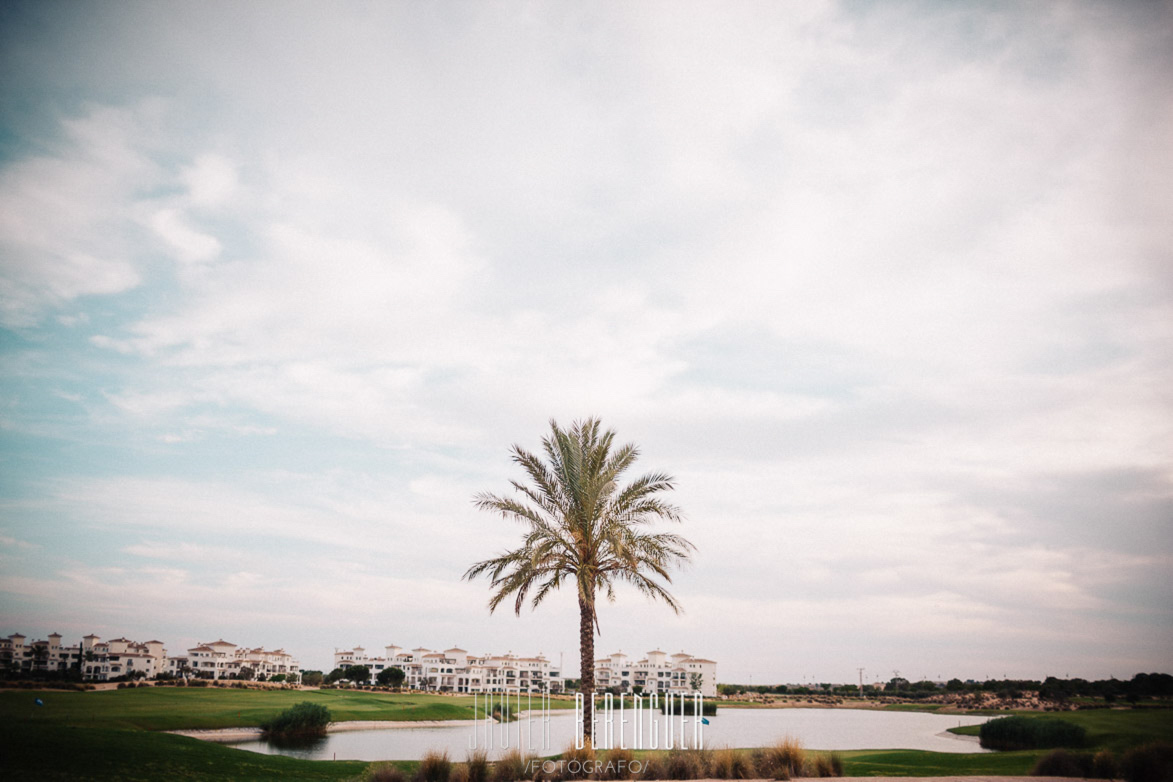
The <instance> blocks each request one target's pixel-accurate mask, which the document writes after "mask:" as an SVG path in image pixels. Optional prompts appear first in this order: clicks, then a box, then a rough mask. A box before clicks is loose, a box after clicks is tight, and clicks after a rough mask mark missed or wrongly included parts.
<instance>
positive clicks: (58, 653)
mask: <svg viewBox="0 0 1173 782" xmlns="http://www.w3.org/2000/svg"><path fill="white" fill-rule="evenodd" d="M166 658H167V650H166V649H164V648H163V642H162V641H147V642H145V643H138V642H135V641H131V640H130V639H128V638H115V639H114V640H112V641H103V640H102V639H101V638H99V637H98V636H96V635H87V636H86V637H85V638H83V639H82V640H81V643H79V644H77V645H76V646H63V645H62V644H61V634H60V633H53V634H51V635H50V636H49V638H48V639H47V640H44V641H32V642H31V643H25V636H23V635H21V634H20V633H13V634H12V635H10V636H8V637H7V638H3V639H0V668H4V669H6V670H9V671H20V672H28V673H32V672H34V671H44V672H50V671H57V672H64V671H70V670H76V669H77V668H78V665H79V662H80V665H81V675H82V678H83V679H85V680H86V681H95V682H104V681H106V680H108V679H115V678H118V677H119V676H137V677H140V678H151V677H154V676H157V675H158V674H159V673H161V672H162V671H163V670H164V669H165V660H166Z"/></svg>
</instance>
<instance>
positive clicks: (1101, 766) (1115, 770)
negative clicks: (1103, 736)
mask: <svg viewBox="0 0 1173 782" xmlns="http://www.w3.org/2000/svg"><path fill="white" fill-rule="evenodd" d="M1119 775H1120V767H1119V766H1118V765H1117V764H1116V757H1115V756H1114V755H1113V754H1112V753H1111V752H1109V751H1108V750H1106V749H1104V750H1100V751H1099V752H1097V753H1096V754H1095V755H1094V756H1093V757H1092V773H1091V776H1093V777H1095V778H1096V779H1115V778H1116V777H1117V776H1119Z"/></svg>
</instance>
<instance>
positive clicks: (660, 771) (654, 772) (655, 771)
mask: <svg viewBox="0 0 1173 782" xmlns="http://www.w3.org/2000/svg"><path fill="white" fill-rule="evenodd" d="M643 762H644V767H643V769H641V771H640V775H639V778H640V779H667V778H668V764H667V758H666V757H665V756H664V755H661V754H659V753H657V754H655V755H647V756H645V757H644V761H643Z"/></svg>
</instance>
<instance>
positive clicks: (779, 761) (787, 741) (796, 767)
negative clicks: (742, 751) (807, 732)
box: [757, 736, 806, 779]
mask: <svg viewBox="0 0 1173 782" xmlns="http://www.w3.org/2000/svg"><path fill="white" fill-rule="evenodd" d="M805 765H806V750H804V749H803V748H802V742H800V741H799V740H798V739H796V738H794V737H792V736H785V737H783V738H780V739H778V740H777V741H775V742H774V743H773V744H771V745H770V746H768V747H765V748H763V750H762V762H761V765H760V766H759V767H758V769H757V771H758V773H759V774H762V775H765V776H768V777H770V778H771V779H790V778H791V777H801V776H803V767H804V766H805Z"/></svg>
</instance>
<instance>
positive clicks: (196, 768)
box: [0, 720, 368, 782]
mask: <svg viewBox="0 0 1173 782" xmlns="http://www.w3.org/2000/svg"><path fill="white" fill-rule="evenodd" d="M2 727H3V730H0V757H2V758H3V759H4V760H3V768H4V774H3V775H4V777H5V778H6V779H36V780H44V781H45V782H54V781H55V780H69V782H77V780H96V781H98V782H102V781H104V780H109V781H110V782H114V781H115V780H122V781H123V782H140V780H141V782H155V780H163V779H165V780H193V781H199V782H202V781H204V780H207V781H208V782H211V780H217V781H222V780H226V779H231V780H235V781H236V782H261V780H266V781H267V780H306V782H316V781H317V780H352V779H355V778H357V777H358V776H359V774H361V773H362V771H363V769H365V768H366V767H367V765H368V764H367V763H364V762H361V761H342V760H339V761H312V760H295V759H293V758H286V757H280V756H277V755H261V754H258V753H255V752H246V751H244V750H240V749H231V748H229V747H224V746H221V745H219V744H213V743H210V742H206V741H199V740H198V739H189V738H184V737H183V736H173V735H171V734H169V733H150V732H146V731H137V730H113V729H109V728H78V727H71V726H67V725H60V724H39V725H37V724H30V723H26V722H15V723H13V722H10V721H8V720H5V721H4V722H3V724H2Z"/></svg>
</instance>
